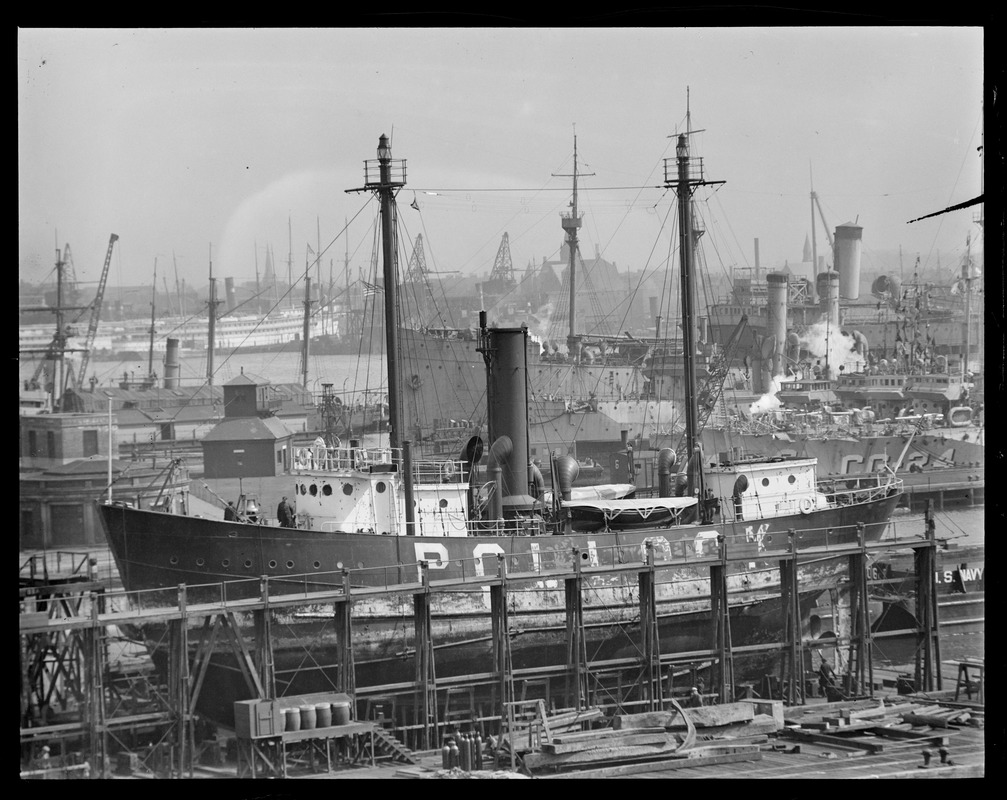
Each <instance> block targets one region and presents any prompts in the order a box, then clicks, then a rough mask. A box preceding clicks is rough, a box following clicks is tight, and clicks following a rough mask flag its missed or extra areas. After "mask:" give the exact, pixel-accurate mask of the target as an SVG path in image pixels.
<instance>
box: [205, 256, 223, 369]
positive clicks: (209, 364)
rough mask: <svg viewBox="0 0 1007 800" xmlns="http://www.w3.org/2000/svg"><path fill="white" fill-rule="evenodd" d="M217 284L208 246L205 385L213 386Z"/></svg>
mask: <svg viewBox="0 0 1007 800" xmlns="http://www.w3.org/2000/svg"><path fill="white" fill-rule="evenodd" d="M219 305H220V300H218V299H217V284H216V279H215V278H214V277H213V245H211V246H210V297H209V299H208V300H207V301H206V306H207V311H208V313H207V320H206V385H207V386H213V372H214V369H213V351H214V350H215V349H216V347H217V306H219Z"/></svg>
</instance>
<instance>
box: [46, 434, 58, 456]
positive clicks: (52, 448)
mask: <svg viewBox="0 0 1007 800" xmlns="http://www.w3.org/2000/svg"><path fill="white" fill-rule="evenodd" d="M45 446H46V452H45V456H46V458H56V431H46V432H45Z"/></svg>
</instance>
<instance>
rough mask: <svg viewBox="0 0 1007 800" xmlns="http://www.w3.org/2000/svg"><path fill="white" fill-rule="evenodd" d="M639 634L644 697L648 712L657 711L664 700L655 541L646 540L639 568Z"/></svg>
mask: <svg viewBox="0 0 1007 800" xmlns="http://www.w3.org/2000/svg"><path fill="white" fill-rule="evenodd" d="M639 581H640V636H641V638H642V639H643V642H642V646H641V652H642V653H643V673H644V681H643V687H642V688H643V699H644V700H646V701H648V703H649V706H650V710H651V711H658V710H660V709H661V707H662V701H663V700H664V681H663V680H662V675H661V635H660V631H659V629H658V620H657V573H656V570H655V567H654V543H653V542H651V541H649V540H648V541H647V569H645V570H641V571H640V576H639Z"/></svg>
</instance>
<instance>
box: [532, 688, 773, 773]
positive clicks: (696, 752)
mask: <svg viewBox="0 0 1007 800" xmlns="http://www.w3.org/2000/svg"><path fill="white" fill-rule="evenodd" d="M760 702H761V703H762V705H760ZM760 702H754V701H742V702H738V703H727V704H724V705H720V706H707V707H701V708H689V709H683V708H681V707H680V706H678V704H677V703H674V701H672V704H673V706H674V708H672V709H670V710H667V711H651V712H643V713H639V714H622V715H617V716H614V717H611V718H596V719H595V722H594V723H593V727H591V728H590V729H587V730H585V729H583V728H582V729H580V730H577V729H573V728H567V729H566V730H560V725H562V723H563V722H564V721H566V722H569V721H570V719H571V718H570V717H569V716H567V717H562V716H560V717H549V718H546V719H543V720H541V721H540V724H539V725H538V728H539V730H540V733H541V736H540V738H539V739H538V742H537V745H536V746H530V747H527V748H526V749H524V750H523V751H522V752H521V754H520V755H521V762H522V765H523V768H524V770H525V771H526V772H527V773H528V774H531V775H535V776H536V777H547V776H548V777H561V776H562V775H564V774H565V775H566V776H568V777H578V778H583V777H608V776H612V775H632V774H636V773H640V772H649V771H655V770H663V769H680V768H683V767H695V766H701V765H709V764H725V763H731V762H734V761H755V760H758V759H759V758H761V751H760V747H761V745H762V744H763V743H765V742H766V741H768V735H769V734H770V733H775V732H776V731H777V730H779V728H780V727H781V726H782V724H783V710H782V703H781V702H780V701H760ZM774 704H775V706H776V707H774ZM766 711H768V712H769V713H764V712H766ZM580 713H581V714H583V713H584V712H580ZM512 741H514V742H515V744H517V742H518V739H517V738H514V739H512Z"/></svg>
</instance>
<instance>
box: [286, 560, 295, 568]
mask: <svg viewBox="0 0 1007 800" xmlns="http://www.w3.org/2000/svg"><path fill="white" fill-rule="evenodd" d="M293 568H294V562H293V561H288V562H287V569H293Z"/></svg>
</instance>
